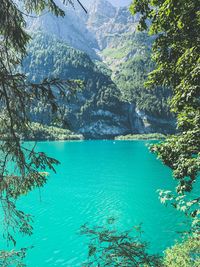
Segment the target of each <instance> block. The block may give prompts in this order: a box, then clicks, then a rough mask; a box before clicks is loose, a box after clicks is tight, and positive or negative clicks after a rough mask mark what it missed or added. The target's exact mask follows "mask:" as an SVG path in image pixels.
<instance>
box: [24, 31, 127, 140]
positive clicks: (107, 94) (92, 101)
mask: <svg viewBox="0 0 200 267" xmlns="http://www.w3.org/2000/svg"><path fill="white" fill-rule="evenodd" d="M33 37H34V38H33V41H32V42H31V43H30V45H29V47H28V56H27V57H26V58H25V59H24V62H23V67H22V71H23V72H25V73H26V74H27V75H28V78H29V79H30V80H32V81H35V82H39V81H41V80H42V79H44V78H45V77H47V78H55V77H56V78H60V79H64V80H66V79H81V80H82V81H84V84H85V86H84V88H83V89H82V91H80V92H78V93H76V94H75V95H72V96H71V97H70V99H69V102H65V103H63V102H61V100H59V99H58V101H60V104H62V105H64V106H65V112H64V114H63V118H62V120H63V125H62V126H63V127H67V128H69V129H70V130H72V131H74V132H76V133H80V134H83V135H84V136H85V137H86V138H111V137H113V136H116V135H119V134H125V133H128V132H130V127H129V121H128V116H127V110H126V105H125V104H124V103H122V102H120V100H119V99H120V91H119V90H118V89H117V87H116V85H115V84H114V83H113V82H112V80H111V78H110V76H109V75H108V74H107V73H106V72H107V70H106V68H104V67H103V66H102V65H100V66H99V65H98V64H95V63H94V62H92V61H91V59H90V58H89V56H88V55H87V54H85V53H83V52H81V51H78V50H75V49H73V48H71V47H69V46H67V45H66V44H65V43H63V42H62V41H59V40H57V39H56V38H55V37H52V36H49V35H45V34H44V33H40V32H38V33H37V34H35V35H34V36H33ZM32 119H33V121H36V122H37V121H42V122H43V123H44V124H52V123H53V118H52V116H51V114H49V112H48V109H44V108H43V107H42V105H41V103H37V106H36V107H34V108H33V109H32Z"/></svg>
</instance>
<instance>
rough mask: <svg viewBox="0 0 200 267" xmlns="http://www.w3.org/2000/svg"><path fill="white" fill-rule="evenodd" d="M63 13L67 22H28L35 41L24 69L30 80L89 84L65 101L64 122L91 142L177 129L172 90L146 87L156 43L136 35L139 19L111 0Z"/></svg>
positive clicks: (50, 19) (98, 0) (47, 19)
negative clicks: (62, 80) (44, 79)
mask: <svg viewBox="0 0 200 267" xmlns="http://www.w3.org/2000/svg"><path fill="white" fill-rule="evenodd" d="M59 4H60V5H62V4H61V3H60V2H59ZM62 7H63V6H62ZM64 9H65V11H66V17H65V18H59V19H57V18H55V17H53V16H52V15H50V14H44V15H43V16H40V17H38V18H36V19H33V18H29V19H28V29H29V31H30V32H31V33H32V34H33V41H32V43H31V44H30V46H29V48H28V57H27V58H26V59H25V60H24V66H23V71H25V72H26V73H27V74H28V77H29V79H31V80H38V79H39V80H41V79H42V78H44V77H46V76H47V77H58V78H61V79H69V78H71V79H82V80H83V81H85V84H86V87H85V89H84V90H83V91H82V92H81V93H80V92H79V93H78V96H77V98H76V99H75V98H72V99H71V100H70V103H66V107H67V109H68V112H67V115H66V117H65V118H64V119H63V120H64V121H66V122H67V125H68V126H69V127H70V130H72V131H74V132H77V133H81V134H84V135H85V136H86V137H89V138H106V137H112V136H114V135H118V134H125V133H148V132H162V133H168V132H172V131H174V125H175V124H174V119H173V117H172V115H171V114H170V112H169V108H168V105H167V101H168V99H169V97H170V90H169V89H168V88H156V89H155V90H152V91H149V90H147V89H146V88H144V86H143V84H144V81H145V80H146V78H147V74H148V73H149V72H150V71H151V70H153V68H154V64H153V62H152V61H151V46H152V41H153V39H152V38H150V37H148V36H147V35H146V33H138V32H137V31H136V28H137V24H138V20H139V16H132V15H131V14H130V12H129V9H128V8H127V7H116V6H113V5H112V4H111V3H110V2H109V1H106V0H96V1H93V4H92V5H90V7H89V8H88V14H85V13H84V11H83V10H82V9H81V8H80V7H76V9H75V10H74V9H72V8H69V7H64ZM35 32H38V33H37V34H34V33H35ZM36 113H37V114H36V115H35V116H34V120H36V121H37V118H40V119H41V118H42V117H43V118H46V117H48V116H47V112H43V111H42V112H40V113H38V112H36ZM45 123H51V118H49V120H46V121H45Z"/></svg>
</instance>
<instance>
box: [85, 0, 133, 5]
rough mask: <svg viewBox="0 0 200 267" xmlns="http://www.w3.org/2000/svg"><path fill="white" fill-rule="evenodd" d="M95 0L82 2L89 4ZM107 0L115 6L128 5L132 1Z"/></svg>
mask: <svg viewBox="0 0 200 267" xmlns="http://www.w3.org/2000/svg"><path fill="white" fill-rule="evenodd" d="M94 1H95V0H82V3H84V4H85V5H87V4H92V2H94ZM107 1H109V2H110V3H111V4H113V5H114V6H127V5H128V4H130V3H131V2H132V1H131V0H107Z"/></svg>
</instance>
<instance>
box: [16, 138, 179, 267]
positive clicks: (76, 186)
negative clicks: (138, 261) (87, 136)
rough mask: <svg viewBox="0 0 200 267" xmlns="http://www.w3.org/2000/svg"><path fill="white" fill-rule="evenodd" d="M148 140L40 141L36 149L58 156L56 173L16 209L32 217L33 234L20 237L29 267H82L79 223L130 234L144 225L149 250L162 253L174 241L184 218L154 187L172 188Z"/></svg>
mask: <svg viewBox="0 0 200 267" xmlns="http://www.w3.org/2000/svg"><path fill="white" fill-rule="evenodd" d="M148 144H150V142H149V141H83V142H41V143H38V150H40V151H45V152H47V153H48V154H49V156H52V157H55V158H57V159H58V160H59V161H60V162H61V165H60V166H58V168H57V174H56V175H55V174H53V175H51V176H50V178H49V181H48V184H47V185H46V186H45V187H44V188H43V189H42V190H41V191H40V192H39V191H38V190H36V191H34V192H32V193H31V194H29V196H27V197H23V198H22V199H21V200H20V202H19V204H18V205H19V206H20V208H22V209H23V210H24V211H26V212H28V213H31V214H32V215H33V216H34V234H33V235H32V236H31V237H25V238H22V237H20V238H18V245H19V246H22V247H23V246H31V245H33V246H34V248H33V249H31V250H30V251H29V253H28V256H27V259H26V263H27V265H28V267H51V266H68V267H74V266H81V263H82V262H83V261H84V260H86V259H87V239H85V237H82V236H80V235H79V234H78V231H79V229H80V227H81V225H83V224H85V223H90V225H104V224H106V221H107V219H108V218H109V217H115V218H116V223H115V227H116V229H119V230H128V229H130V228H132V227H133V226H134V225H138V224H139V223H142V229H143V231H144V235H143V238H144V240H146V241H148V242H150V251H152V252H157V253H162V251H163V250H164V249H165V248H166V247H167V246H170V245H172V244H173V242H174V240H175V239H176V238H177V237H178V235H177V233H176V231H178V230H180V228H181V227H182V221H183V218H181V215H180V214H179V213H178V212H177V211H175V210H174V209H173V208H169V207H167V208H166V207H165V206H163V205H161V204H160V202H159V199H158V193H157V192H156V190H157V189H159V188H162V189H173V188H174V186H175V182H174V181H173V179H172V178H171V172H170V170H169V169H168V168H166V167H164V166H163V165H162V164H161V162H159V161H158V160H156V158H155V156H154V155H152V154H151V153H150V152H149V150H148V147H147V145H148Z"/></svg>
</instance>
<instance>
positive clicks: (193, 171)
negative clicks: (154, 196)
mask: <svg viewBox="0 0 200 267" xmlns="http://www.w3.org/2000/svg"><path fill="white" fill-rule="evenodd" d="M199 7H200V1H199V0H162V1H157V0H134V1H133V3H132V5H131V7H130V10H131V12H132V14H136V13H138V12H139V13H140V14H141V17H140V22H139V29H140V30H148V31H149V34H151V35H154V36H156V38H155V41H154V44H153V60H154V61H155V63H156V68H155V70H154V71H152V72H151V73H150V74H149V77H148V80H147V82H146V86H147V87H151V88H152V87H154V86H158V85H162V86H168V87H170V88H171V89H172V92H173V96H172V99H171V102H170V106H171V110H172V111H173V112H174V113H175V114H176V116H177V130H178V134H177V135H173V136H170V137H169V138H168V139H167V140H166V141H165V142H162V143H161V144H158V145H154V146H153V147H152V151H154V152H155V153H156V154H157V155H158V158H159V159H161V160H162V162H163V163H164V164H165V165H167V166H169V167H170V168H171V169H172V170H173V176H174V178H175V179H176V180H177V188H176V193H175V194H173V193H172V192H169V191H167V192H164V191H160V197H161V200H162V202H165V201H167V200H169V201H171V203H172V205H173V206H174V207H175V208H177V209H179V210H182V211H184V212H185V213H186V214H187V215H190V216H191V217H192V218H193V219H194V220H193V226H194V227H196V228H197V229H196V230H197V231H199V230H198V228H199V215H200V209H199V205H200V196H196V197H191V195H192V194H189V193H190V192H191V191H192V189H193V188H194V187H195V183H196V180H197V178H198V174H199V171H200V57H199V55H200V10H199ZM198 194H199V192H198Z"/></svg>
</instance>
